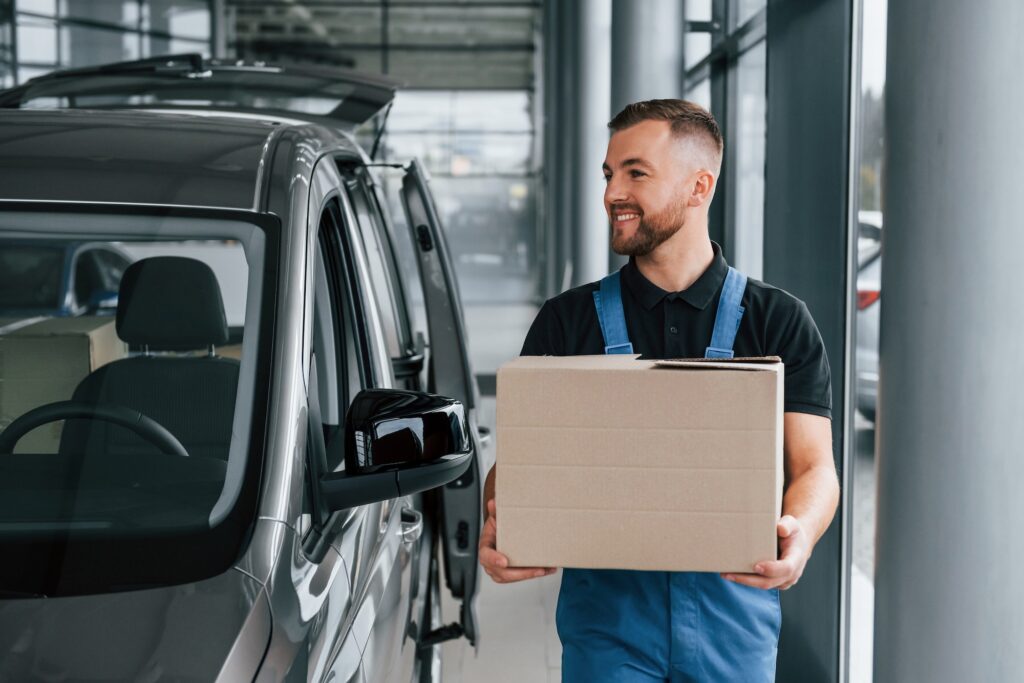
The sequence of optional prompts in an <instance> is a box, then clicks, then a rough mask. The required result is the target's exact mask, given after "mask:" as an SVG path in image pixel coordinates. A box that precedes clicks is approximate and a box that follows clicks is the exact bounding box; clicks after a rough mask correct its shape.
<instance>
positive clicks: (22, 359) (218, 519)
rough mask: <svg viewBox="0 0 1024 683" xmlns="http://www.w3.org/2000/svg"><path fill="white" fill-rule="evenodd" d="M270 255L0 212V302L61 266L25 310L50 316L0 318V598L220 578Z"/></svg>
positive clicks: (217, 227) (254, 237) (186, 236)
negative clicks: (65, 262)
mask: <svg viewBox="0 0 1024 683" xmlns="http://www.w3.org/2000/svg"><path fill="white" fill-rule="evenodd" d="M29 241H31V242H32V245H33V246H31V247H26V246H24V245H25V244H26V243H27V242H29ZM268 252H269V248H268V239H267V234H266V232H265V230H264V229H261V227H259V226H257V225H256V224H253V223H247V222H243V221H239V220H233V221H229V220H215V219H211V218H202V217H197V216H173V215H146V216H125V215H118V216H113V215H100V214H86V215H81V214H72V213H57V214H51V213H43V212H4V211H0V254H3V255H4V257H3V258H4V259H13V261H11V263H12V264H13V267H12V268H11V270H7V269H6V268H5V270H4V276H3V279H2V280H0V284H2V285H3V287H4V294H3V301H5V302H7V301H9V300H12V299H14V298H16V296H18V295H17V294H16V293H17V292H23V291H24V290H25V289H26V288H28V287H29V285H32V283H33V282H35V280H33V279H32V278H36V279H39V280H40V281H41V280H42V276H41V275H39V274H38V273H39V271H40V269H41V268H42V266H41V265H40V264H41V263H43V262H45V261H46V260H47V258H50V259H51V260H53V259H55V260H57V261H60V258H61V257H62V256H63V255H65V254H69V255H70V256H69V257H68V258H69V259H70V266H69V269H70V274H69V275H68V277H63V278H62V277H57V278H49V279H47V280H46V282H47V285H46V286H47V287H49V291H48V293H47V297H45V299H46V300H45V301H43V297H40V299H39V301H34V302H33V303H38V304H44V303H45V304H49V305H50V306H51V308H50V310H48V311H46V312H45V314H43V315H35V316H33V317H31V318H18V317H16V316H12V315H11V313H12V311H11V310H6V311H4V312H3V315H4V317H3V318H2V319H0V556H3V557H4V562H3V563H0V597H3V595H4V594H10V595H17V594H45V595H55V594H69V593H72V594H73V593H82V592H101V591H106V590H124V589H126V588H128V587H140V586H148V585H155V584H163V583H175V582H179V581H187V580H195V579H197V578H201V576H202V575H212V574H213V573H217V572H218V571H223V569H225V568H226V567H222V566H220V565H222V564H223V563H224V560H225V559H227V560H228V561H230V558H231V556H232V555H229V554H225V551H224V547H223V546H225V545H226V546H227V550H228V551H229V552H234V553H237V551H238V547H239V544H240V543H241V542H242V535H243V532H244V529H245V525H241V526H240V525H239V524H238V522H239V520H238V518H237V517H238V515H239V514H243V513H244V514H248V513H249V512H251V510H248V511H244V510H240V509H239V504H240V501H243V500H248V501H250V502H251V501H252V500H253V495H254V493H253V492H252V491H248V492H247V491H246V486H247V481H248V479H247V473H248V472H251V471H252V469H253V468H252V467H250V465H251V464H252V463H250V462H249V460H250V458H252V457H253V455H252V454H253V453H258V452H259V451H258V450H255V449H253V446H254V445H255V444H254V443H253V440H254V436H253V434H254V433H258V438H262V433H261V431H260V430H259V429H256V428H255V427H257V426H258V425H257V422H258V420H256V419H255V418H254V415H259V414H261V411H262V412H263V413H265V408H261V400H265V399H259V398H257V397H259V396H265V395H266V391H265V390H263V391H261V390H259V389H258V381H259V375H260V373H259V372H258V368H259V363H258V356H259V351H260V343H261V337H265V336H266V335H265V334H263V333H261V330H265V326H264V325H262V323H264V322H266V321H265V320H263V318H269V316H268V315H267V313H266V312H265V305H264V302H265V301H266V300H267V297H268V295H269V288H270V283H268V282H267V281H266V280H267V274H268V273H269V272H272V270H268V264H269V263H270V255H269V253H268ZM45 255H50V256H45ZM53 255H56V256H53ZM30 266H31V267H30ZM33 286H34V285H33ZM62 290H67V291H62ZM65 300H70V301H79V302H83V305H74V306H70V307H63V308H62V307H61V306H60V302H62V301H65ZM38 308H40V309H42V308H43V307H42V306H39V307H38ZM257 473H258V468H257ZM250 483H251V482H250ZM243 494H244V495H243ZM244 507H251V506H244ZM244 514H243V516H244ZM225 528H228V531H225ZM185 539H191V541H190V542H187V543H186V542H184V541H185ZM211 543H216V545H217V548H216V549H214V550H211V549H210V548H209V547H208V544H211ZM232 544H233V545H232ZM71 549H77V552H71V551H70V550H71ZM170 553H174V554H173V555H171V556H170V557H168V556H167V555H169V554H170ZM161 559H162V562H161Z"/></svg>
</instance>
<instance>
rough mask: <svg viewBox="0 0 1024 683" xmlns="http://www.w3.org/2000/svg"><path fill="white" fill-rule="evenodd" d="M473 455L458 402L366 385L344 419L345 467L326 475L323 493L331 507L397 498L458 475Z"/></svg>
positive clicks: (336, 507)
mask: <svg viewBox="0 0 1024 683" xmlns="http://www.w3.org/2000/svg"><path fill="white" fill-rule="evenodd" d="M472 457H473V442H472V440H471V438H470V434H469V427H468V425H467V423H466V415H465V410H464V408H463V407H462V404H461V403H460V402H459V401H455V400H453V399H450V398H445V397H443V396H434V395H433V394H425V393H420V392H416V391H401V390H398V389H367V390H364V391H361V392H359V394H358V395H357V396H356V397H355V399H354V400H353V401H352V405H351V406H349V409H348V416H347V417H346V420H345V471H344V472H334V473H331V474H327V475H324V476H323V477H321V479H320V492H321V495H322V497H323V502H324V504H325V505H326V507H327V508H328V509H329V510H343V509H345V508H350V507H354V506H356V505H365V504H367V503H374V502H378V501H381V500H388V499H390V498H398V497H400V496H406V495H409V494H412V493H418V492H420V491H426V490H427V489H432V488H435V487H437V486H443V485H444V484H447V483H448V482H451V481H454V480H455V479H458V478H459V477H460V476H462V474H463V473H464V472H465V471H466V470H467V469H468V468H469V464H470V461H471V459H472Z"/></svg>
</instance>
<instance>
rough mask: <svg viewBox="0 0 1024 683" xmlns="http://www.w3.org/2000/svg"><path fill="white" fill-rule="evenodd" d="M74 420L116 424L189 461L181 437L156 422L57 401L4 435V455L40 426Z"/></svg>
mask: <svg viewBox="0 0 1024 683" xmlns="http://www.w3.org/2000/svg"><path fill="white" fill-rule="evenodd" d="M71 419H85V420H102V421H104V422H112V423H114V424H116V425H118V426H120V427H124V428H126V429H129V430H131V431H132V432H134V433H135V434H137V435H138V436H140V437H142V438H143V439H145V440H146V441H148V442H149V443H151V444H153V445H154V446H156V447H157V448H159V449H160V450H161V452H163V453H166V454H168V455H179V456H182V457H188V451H187V450H185V447H184V446H182V445H181V442H180V441H178V439H177V437H175V436H174V434H171V433H170V432H169V431H167V428H166V427H164V426H163V425H161V424H160V423H159V422H157V421H156V420H154V419H152V418H149V417H146V416H145V415H143V414H142V413H140V412H139V411H137V410H132V409H131V408H126V407H124V406H120V405H116V404H114V403H85V402H84V401H57V402H55V403H47V404H46V405H43V406H39V407H38V408H33V409H32V410H30V411H28V412H27V413H25V414H24V415H22V416H21V417H19V418H18V419H17V420H15V421H14V422H12V423H11V424H10V425H8V426H7V429H5V430H4V431H3V433H0V453H13V452H14V446H15V444H17V443H18V440H19V439H21V437H23V436H25V435H26V434H28V433H29V432H30V431H32V430H33V429H35V428H36V427H38V426H40V425H44V424H47V423H49V422H57V421H59V420H71Z"/></svg>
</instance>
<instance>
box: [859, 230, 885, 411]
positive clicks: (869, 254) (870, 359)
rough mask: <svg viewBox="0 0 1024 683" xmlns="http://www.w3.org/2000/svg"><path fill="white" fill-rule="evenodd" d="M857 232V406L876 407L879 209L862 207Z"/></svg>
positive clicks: (879, 307)
mask: <svg viewBox="0 0 1024 683" xmlns="http://www.w3.org/2000/svg"><path fill="white" fill-rule="evenodd" d="M858 216H859V225H858V233H857V358H856V363H857V364H856V368H857V409H858V410H859V411H860V412H861V414H862V415H863V416H864V417H866V418H867V419H868V420H870V421H871V422H874V421H875V414H876V413H877V407H878V331H879V329H878V321H879V310H880V309H881V305H882V304H881V298H882V212H881V211H861V212H860V213H859V214H858Z"/></svg>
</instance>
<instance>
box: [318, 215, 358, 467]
mask: <svg viewBox="0 0 1024 683" xmlns="http://www.w3.org/2000/svg"><path fill="white" fill-rule="evenodd" d="M347 264H348V259H347V258H346V254H345V249H344V242H343V235H342V233H341V213H340V210H339V208H338V205H337V203H336V201H332V202H330V203H328V205H327V206H326V207H325V209H324V211H323V213H322V215H321V218H320V234H319V236H318V240H317V254H316V259H315V269H314V292H313V339H312V344H311V347H312V353H313V368H312V371H314V372H315V378H314V380H311V382H310V384H311V390H314V389H313V387H315V392H316V396H315V398H316V402H317V404H318V412H319V414H320V420H321V430H322V431H323V434H324V444H325V448H326V453H325V458H326V468H327V471H337V470H341V469H344V464H345V463H344V420H345V413H346V411H347V409H348V406H349V404H350V403H351V402H352V399H353V398H355V396H356V394H358V393H359V392H360V391H362V390H363V389H364V388H366V387H367V386H369V379H368V378H369V377H370V372H369V367H368V358H367V355H366V353H365V343H364V340H365V334H363V330H362V327H361V325H360V324H359V322H358V320H357V316H358V309H357V307H355V306H354V305H353V304H354V300H353V299H352V297H351V295H350V291H351V289H350V284H349V279H348V277H347V274H348V270H347V269H348V265H347ZM313 398H314V397H313V396H311V397H310V400H311V401H312V399H313Z"/></svg>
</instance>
